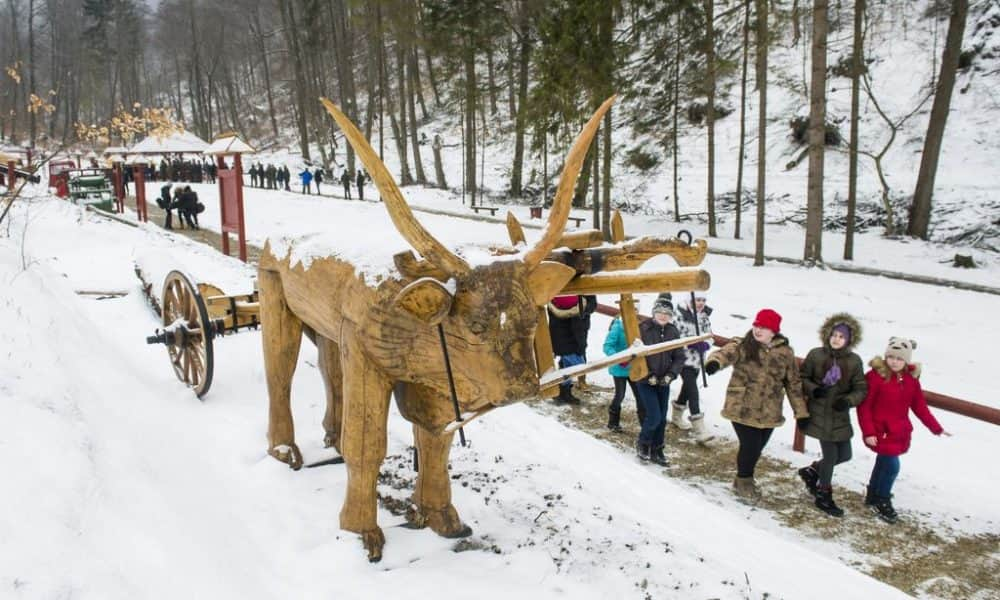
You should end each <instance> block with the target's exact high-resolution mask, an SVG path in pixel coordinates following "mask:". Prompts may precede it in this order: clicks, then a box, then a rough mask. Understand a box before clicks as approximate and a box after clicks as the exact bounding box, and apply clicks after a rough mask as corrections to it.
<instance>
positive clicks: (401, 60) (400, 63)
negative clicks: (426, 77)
mask: <svg viewBox="0 0 1000 600" xmlns="http://www.w3.org/2000/svg"><path fill="white" fill-rule="evenodd" d="M405 54H406V51H405V50H404V49H403V45H402V43H401V42H400V41H399V40H396V81H397V85H398V86H399V88H398V90H397V91H398V93H399V131H398V132H397V133H396V135H397V136H398V137H397V139H396V147H397V148H398V149H399V170H400V176H399V179H400V181H399V183H400V185H413V175H412V174H411V173H410V159H409V156H407V154H408V153H407V150H406V138H407V137H409V131H408V125H407V117H406V88H407V85H406V70H405Z"/></svg>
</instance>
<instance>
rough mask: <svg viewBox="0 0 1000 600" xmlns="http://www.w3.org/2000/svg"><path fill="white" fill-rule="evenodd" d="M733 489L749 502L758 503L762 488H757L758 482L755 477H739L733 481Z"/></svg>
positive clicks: (740, 497)
mask: <svg viewBox="0 0 1000 600" xmlns="http://www.w3.org/2000/svg"><path fill="white" fill-rule="evenodd" d="M733 491H735V492H736V496H737V497H738V498H739V499H740V500H742V501H743V502H745V503H747V504H757V502H758V501H759V500H760V490H758V489H757V483H756V482H755V481H754V480H753V477H737V478H736V480H735V481H733Z"/></svg>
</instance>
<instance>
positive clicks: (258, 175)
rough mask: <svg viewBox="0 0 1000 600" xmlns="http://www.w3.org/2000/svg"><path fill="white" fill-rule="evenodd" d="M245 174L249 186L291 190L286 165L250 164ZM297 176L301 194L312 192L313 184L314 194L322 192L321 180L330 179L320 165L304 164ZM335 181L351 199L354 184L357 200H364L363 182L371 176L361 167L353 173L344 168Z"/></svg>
mask: <svg viewBox="0 0 1000 600" xmlns="http://www.w3.org/2000/svg"><path fill="white" fill-rule="evenodd" d="M247 174H248V175H250V187H255V188H263V189H265V190H285V191H286V192H290V191H292V188H291V181H292V173H291V171H289V169H288V166H287V165H281V166H275V165H274V164H273V163H268V164H267V166H264V165H262V164H261V163H256V164H254V165H251V166H250V169H249V170H248V171H247ZM297 177H298V179H299V183H300V184H301V186H302V187H301V190H302V193H303V194H312V193H313V186H315V188H316V192H315V193H316V194H322V193H323V192H322V185H323V182H324V181H328V180H329V179H330V173H329V171H327V170H326V169H324V168H322V167H313V168H312V169H310V168H309V167H308V166H306V167H303V168H302V170H301V171H299V173H298V174H297ZM337 181H338V182H339V183H340V185H341V186H342V187H343V190H344V198H346V199H348V200H352V199H353V198H352V197H351V196H352V194H351V190H352V188H353V187H354V186H357V190H358V200H364V199H365V183H366V182H368V181H371V176H369V175H368V173H366V172H365V171H363V170H361V169H358V170H357V174H356V175H355V174H354V173H351V171H350V170H349V169H346V168H345V169H344V170H343V171H342V172H341V175H340V177H338V178H337Z"/></svg>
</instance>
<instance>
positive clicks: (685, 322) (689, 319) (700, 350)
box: [670, 292, 712, 442]
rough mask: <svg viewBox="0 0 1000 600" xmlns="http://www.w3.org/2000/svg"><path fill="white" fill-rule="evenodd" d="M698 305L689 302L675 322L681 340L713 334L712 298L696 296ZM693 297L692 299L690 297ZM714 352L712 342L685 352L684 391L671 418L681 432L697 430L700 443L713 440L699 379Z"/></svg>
mask: <svg viewBox="0 0 1000 600" xmlns="http://www.w3.org/2000/svg"><path fill="white" fill-rule="evenodd" d="M692 294H693V296H694V303H693V304H692V302H691V300H689V299H688V298H685V300H684V301H683V302H681V304H680V309H679V310H678V311H677V312H678V319H677V320H676V321H675V323H676V325H677V329H678V331H680V332H681V337H692V336H695V335H704V334H708V333H712V321H711V319H710V318H709V317H710V316H711V315H712V308H711V307H710V306H708V296H706V295H705V292H693V293H692ZM689 296H690V295H689ZM709 349H711V345H710V344H709V343H708V342H697V343H695V344H692V345H690V346H688V347H686V348H684V368H683V369H681V391H680V393H679V394H677V400H676V401H675V402H674V411H673V413H672V414H671V415H670V423H671V424H672V425H673V426H675V427H677V428H678V429H692V428H693V429H694V434H695V438H696V439H697V440H698V441H699V442H707V441H709V440H710V439H711V438H712V436H711V435H709V434H708V431H707V430H706V429H705V413H703V412H702V410H701V397H700V395H699V393H698V375H699V374H700V373H701V366H702V363H703V362H704V359H705V354H707V353H708V351H709ZM684 409H689V410H690V411H691V422H690V424H688V423H687V422H686V421H684Z"/></svg>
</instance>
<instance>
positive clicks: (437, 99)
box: [424, 48, 441, 107]
mask: <svg viewBox="0 0 1000 600" xmlns="http://www.w3.org/2000/svg"><path fill="white" fill-rule="evenodd" d="M424 62H425V63H426V64H427V80H428V81H430V83H431V91H432V92H434V106H438V107H440V106H441V94H440V92H438V84H437V78H435V77H434V64H433V61H432V60H431V53H430V51H428V50H427V49H426V48H425V49H424Z"/></svg>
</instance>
